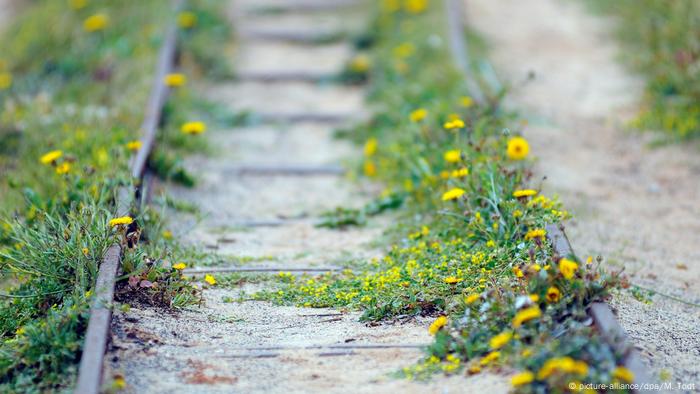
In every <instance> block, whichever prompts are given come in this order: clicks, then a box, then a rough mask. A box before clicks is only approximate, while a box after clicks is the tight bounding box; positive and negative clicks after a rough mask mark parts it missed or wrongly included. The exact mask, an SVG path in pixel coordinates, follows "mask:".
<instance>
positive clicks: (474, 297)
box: [464, 293, 481, 305]
mask: <svg viewBox="0 0 700 394" xmlns="http://www.w3.org/2000/svg"><path fill="white" fill-rule="evenodd" d="M479 297H481V295H479V294H476V293H473V294H469V295H468V296H467V297H466V298H465V299H464V302H466V303H467V305H471V304H473V303H475V302H476V301H477V300H478V299H479Z"/></svg>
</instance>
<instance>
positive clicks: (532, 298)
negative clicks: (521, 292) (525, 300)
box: [530, 294, 540, 302]
mask: <svg viewBox="0 0 700 394" xmlns="http://www.w3.org/2000/svg"><path fill="white" fill-rule="evenodd" d="M539 300H540V296H539V295H537V294H530V301H532V302H537V301H539Z"/></svg>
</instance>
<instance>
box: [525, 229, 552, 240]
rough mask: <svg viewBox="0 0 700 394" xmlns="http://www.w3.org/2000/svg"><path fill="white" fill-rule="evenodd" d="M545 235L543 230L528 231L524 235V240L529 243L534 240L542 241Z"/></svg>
mask: <svg viewBox="0 0 700 394" xmlns="http://www.w3.org/2000/svg"><path fill="white" fill-rule="evenodd" d="M545 235H547V232H546V231H545V230H544V229H541V228H539V229H535V230H530V231H528V232H527V233H526V234H525V240H526V241H529V240H531V239H535V238H539V239H542V238H544V236H545Z"/></svg>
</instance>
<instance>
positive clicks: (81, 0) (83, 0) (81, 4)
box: [70, 0, 87, 10]
mask: <svg viewBox="0 0 700 394" xmlns="http://www.w3.org/2000/svg"><path fill="white" fill-rule="evenodd" d="M86 5H87V0H70V7H71V8H72V9H74V10H80V9H83V8H85V6H86Z"/></svg>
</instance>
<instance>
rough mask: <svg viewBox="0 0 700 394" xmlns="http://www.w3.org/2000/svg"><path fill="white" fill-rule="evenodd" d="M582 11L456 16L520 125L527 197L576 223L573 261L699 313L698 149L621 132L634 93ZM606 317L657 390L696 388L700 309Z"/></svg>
mask: <svg viewBox="0 0 700 394" xmlns="http://www.w3.org/2000/svg"><path fill="white" fill-rule="evenodd" d="M582 3H583V2H576V1H558V0H530V1H519V0H499V1H493V0H468V1H465V8H466V18H467V24H468V25H469V26H470V27H471V28H474V29H475V30H476V31H477V33H479V34H480V35H482V36H483V37H484V38H485V39H486V41H487V45H488V46H489V48H491V51H490V56H489V58H490V59H491V60H493V62H494V63H495V68H496V69H497V71H498V72H499V73H500V74H501V76H502V77H503V79H504V80H507V81H509V83H510V85H511V87H512V92H511V94H510V95H509V101H508V103H507V105H508V106H509V107H510V108H512V109H516V110H518V111H519V112H520V113H521V114H523V115H524V116H525V117H526V119H527V120H528V126H527V127H526V128H525V137H526V138H527V139H528V140H529V141H530V145H531V152H532V154H533V155H534V156H536V157H537V163H536V173H537V175H538V176H537V177H535V179H534V180H533V182H532V185H531V186H534V187H540V185H542V189H543V192H544V193H545V194H548V195H559V196H560V198H561V200H562V201H563V202H564V204H565V206H566V207H567V208H568V209H569V210H570V211H571V212H572V213H573V215H574V217H575V219H573V220H571V221H570V222H569V223H568V224H567V228H566V231H567V233H568V235H569V238H570V239H571V240H572V243H573V247H574V250H575V251H576V252H577V253H578V254H579V255H580V256H583V257H584V258H585V256H588V255H592V256H596V255H601V256H603V257H604V264H605V266H606V267H607V268H608V269H610V270H613V271H618V270H620V269H624V270H625V272H626V273H627V274H629V276H630V280H631V282H632V283H633V284H637V285H641V286H644V287H646V288H651V289H653V290H655V291H656V292H661V293H664V294H669V295H673V296H675V297H679V298H681V299H684V300H687V301H690V302H693V303H696V304H697V303H699V302H700V287H699V286H697V283H698V281H699V280H700V249H699V248H698V246H697V234H698V233H700V183H698V176H699V175H700V155H698V149H700V147H698V146H697V144H686V145H667V146H662V147H655V148H652V147H651V146H650V144H649V142H650V140H651V139H652V136H651V135H649V134H642V133H638V132H636V131H630V130H628V129H626V127H625V124H626V123H627V121H628V120H629V119H631V118H632V117H633V116H634V115H635V113H636V112H637V111H638V110H639V106H640V100H641V97H642V96H643V81H642V80H641V78H639V77H636V76H634V75H632V74H631V73H630V72H629V71H628V70H626V69H625V68H624V66H623V65H621V64H620V63H619V62H618V56H619V51H620V48H618V47H617V46H616V45H615V40H614V38H613V37H612V34H611V30H612V26H611V21H610V20H606V19H604V18H601V17H598V16H594V15H592V14H590V13H588V11H587V10H586V9H585V8H584V6H583V4H582ZM531 75H534V78H533V79H530V78H529V76H531ZM545 176H546V180H544V181H543V182H542V181H541V180H542V178H543V177H545ZM637 298H640V297H637ZM647 302H650V303H647ZM612 305H613V306H614V307H615V308H617V310H618V313H619V320H620V322H621V324H622V325H623V327H624V328H625V330H626V331H627V333H628V334H629V336H630V337H631V338H632V340H633V342H635V343H636V344H637V345H638V347H639V348H640V349H641V351H642V355H643V356H644V360H645V362H646V363H647V364H648V366H649V367H650V369H651V370H652V372H653V373H654V374H655V376H656V377H657V378H659V379H668V380H670V381H671V382H681V383H686V384H689V383H695V387H696V389H698V388H699V387H700V362H699V361H700V348H699V346H698V338H699V337H700V308H698V307H694V306H689V305H686V304H683V303H679V302H676V301H673V300H671V299H669V298H666V297H663V296H660V295H654V296H651V297H650V300H646V299H644V297H642V301H639V300H638V299H636V298H635V297H632V296H631V293H630V292H625V293H623V294H619V295H617V296H616V297H615V298H614V300H613V302H612Z"/></svg>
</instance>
